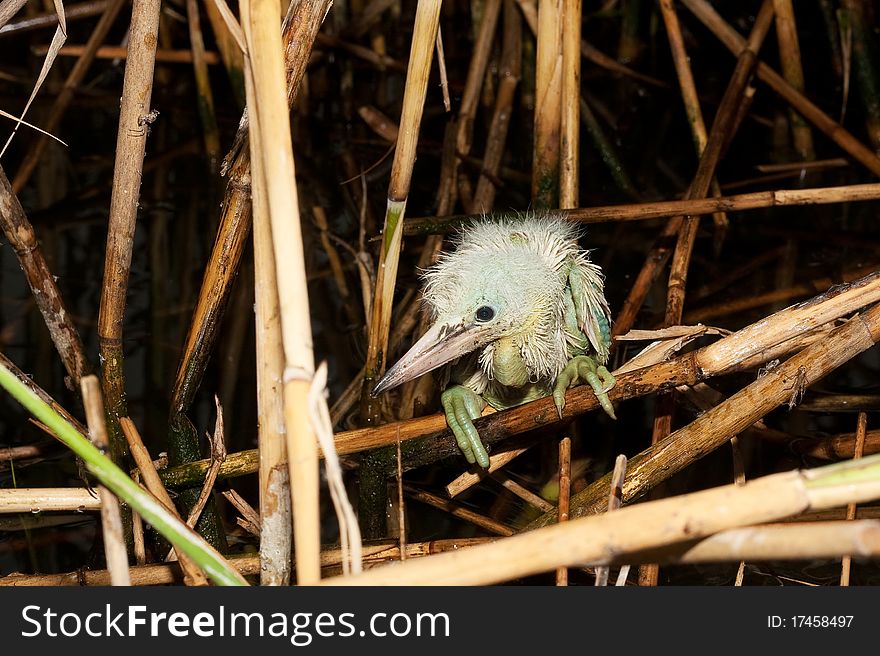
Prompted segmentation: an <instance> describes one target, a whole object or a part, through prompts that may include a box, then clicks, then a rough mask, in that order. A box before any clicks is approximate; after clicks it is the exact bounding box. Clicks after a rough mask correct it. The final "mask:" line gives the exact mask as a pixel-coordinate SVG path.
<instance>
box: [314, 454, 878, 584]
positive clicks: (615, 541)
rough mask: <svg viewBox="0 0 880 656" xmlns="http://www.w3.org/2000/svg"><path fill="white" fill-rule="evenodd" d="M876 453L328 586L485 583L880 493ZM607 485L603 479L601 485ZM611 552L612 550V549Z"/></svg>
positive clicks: (372, 572)
mask: <svg viewBox="0 0 880 656" xmlns="http://www.w3.org/2000/svg"><path fill="white" fill-rule="evenodd" d="M878 473H880V456H872V457H871V458H865V459H863V460H861V461H859V462H857V463H852V462H847V463H841V464H837V465H829V466H826V467H820V468H818V469H814V470H809V471H803V472H799V471H792V472H785V473H781V474H773V475H771V476H765V477H763V478H760V479H757V480H755V481H752V482H750V483H747V484H746V485H743V486H737V485H726V486H723V487H718V488H714V489H710V490H705V491H703V492H695V493H692V494H685V495H682V496H679V497H673V498H670V499H663V500H660V501H650V502H646V503H642V504H638V505H635V506H630V507H628V508H622V509H620V510H618V511H616V512H612V513H605V514H602V515H598V516H594V517H581V518H580V519H573V520H571V521H568V522H565V523H563V524H555V525H553V526H546V527H544V528H541V529H539V530H536V531H530V532H528V533H525V534H522V535H517V536H514V537H510V538H505V539H502V540H497V541H495V542H493V543H491V544H488V545H480V546H475V547H471V548H469V549H461V550H459V551H458V552H455V553H447V554H440V555H437V556H433V557H430V558H422V559H418V560H410V561H407V562H406V563H399V564H397V565H395V566H394V567H393V568H376V569H373V570H370V571H368V572H365V573H364V574H361V575H360V576H349V577H335V578H331V579H325V580H324V581H323V582H322V583H324V584H326V585H392V584H393V585H427V584H431V585H489V584H493V583H500V582H502V581H508V580H511V579H513V578H517V577H521V576H528V575H531V574H538V573H541V572H546V571H549V570H551V569H553V568H556V567H560V566H563V565H567V566H575V565H578V564H581V563H588V564H603V565H604V564H609V563H610V561H611V558H612V557H621V556H622V555H623V554H626V553H635V552H641V551H643V550H646V549H652V548H654V549H656V548H659V547H662V546H665V545H669V544H674V543H676V542H681V541H684V540H693V539H698V538H702V537H707V536H710V535H713V534H715V533H718V532H719V531H722V530H725V529H731V528H736V527H739V526H745V525H748V524H754V523H759V522H767V521H773V520H776V519H780V518H782V517H786V516H789V515H793V514H795V513H799V512H803V511H804V510H808V509H817V510H818V509H823V508H830V507H833V506H835V505H839V504H840V503H846V502H862V501H868V500H872V499H876V498H878V497H880V477H878ZM605 489H606V491H607V486H606V488H605ZM610 554H613V556H611V555H610Z"/></svg>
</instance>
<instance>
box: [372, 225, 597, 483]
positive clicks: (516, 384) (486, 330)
mask: <svg viewBox="0 0 880 656" xmlns="http://www.w3.org/2000/svg"><path fill="white" fill-rule="evenodd" d="M578 235H579V230H578V227H577V226H576V225H575V224H574V223H572V222H569V221H566V220H564V219H562V218H560V217H559V216H558V215H555V214H553V213H533V212H529V213H525V214H521V215H516V216H512V217H503V218H498V219H486V220H484V221H481V222H477V223H473V224H471V225H470V226H468V227H467V228H464V229H463V230H462V231H461V232H460V234H459V235H458V238H457V248H456V249H455V250H454V251H452V252H449V253H443V254H442V255H441V257H440V258H439V260H438V261H437V263H436V264H434V265H433V266H431V267H430V268H429V269H427V270H426V271H425V272H424V280H425V288H424V292H423V297H424V302H425V305H426V306H427V309H428V310H429V311H430V315H431V319H432V322H433V323H432V325H431V327H430V328H429V329H428V331H427V332H426V333H425V334H424V335H423V336H422V337H421V339H419V340H418V341H417V342H416V343H415V344H414V345H413V346H412V348H411V349H410V350H409V351H408V352H407V353H406V354H405V355H404V356H403V357H401V358H400V360H399V361H398V362H397V363H396V364H395V365H394V366H393V367H391V368H390V369H389V370H388V371H387V372H386V373H385V375H384V376H383V377H382V379H381V380H380V381H379V382H378V383H377V384H376V386H375V388H373V391H372V394H373V395H378V394H380V393H382V392H384V391H386V390H389V389H392V388H394V387H396V386H398V385H400V384H402V383H404V382H406V381H408V380H412V379H413V378H416V377H417V376H421V375H422V374H425V373H427V372H429V371H432V370H433V369H436V368H437V367H440V366H442V365H444V364H447V363H451V365H450V366H449V367H447V371H446V374H447V375H446V376H444V384H443V385H442V386H444V387H445V385H446V384H448V383H449V382H451V383H453V384H452V386H450V387H447V388H446V389H445V391H444V392H443V394H442V396H441V398H440V400H441V404H442V405H443V409H444V411H445V413H446V421H447V423H448V424H449V428H450V429H452V432H453V433H454V434H455V439H456V441H457V442H458V445H459V447H460V448H461V450H462V453H463V454H464V456H465V458H466V459H467V461H468V462H469V463H474V462H476V463H478V464H479V465H480V466H481V467H483V468H486V467H488V466H489V455H488V453H487V452H486V447H485V446H484V445H483V443H482V441H481V440H480V436H479V434H478V433H477V430H476V428H474V424H473V421H474V420H475V419H477V418H478V417H480V415H481V414H482V412H483V410H484V409H485V407H486V405H487V404H489V405H491V406H492V407H494V408H497V409H499V410H503V409H506V408H510V407H513V406H516V405H520V404H521V403H526V402H527V401H532V400H534V399H538V398H541V397H544V396H547V395H549V394H551V393H552V394H553V400H554V402H555V403H556V408H557V410H558V412H559V415H560V416H562V410H563V407H564V405H565V390H566V389H568V388H569V387H571V386H573V385H575V384H577V383H578V382H587V383H589V384H590V386H591V387H592V388H593V390H594V391H595V393H596V396H597V397H598V399H599V402H600V403H601V404H602V407H603V408H604V410H605V412H607V413H608V414H609V415H610V416H611V417H612V418H614V408H613V407H612V405H611V402H610V401H609V399H608V395H607V392H608V390H609V389H611V387H613V385H614V377H613V376H612V375H611V374H610V373H609V372H608V370H607V369H606V368H605V366H604V365H605V363H606V362H607V361H608V355H609V347H610V344H611V329H610V322H611V320H610V310H609V308H608V302H607V301H606V300H605V294H604V290H603V288H604V281H603V276H602V272H601V269H600V268H599V266H598V265H596V264H594V263H593V262H591V261H590V257H589V254H588V252H587V251H584V250H582V249H581V248H579V247H578V244H577V238H578Z"/></svg>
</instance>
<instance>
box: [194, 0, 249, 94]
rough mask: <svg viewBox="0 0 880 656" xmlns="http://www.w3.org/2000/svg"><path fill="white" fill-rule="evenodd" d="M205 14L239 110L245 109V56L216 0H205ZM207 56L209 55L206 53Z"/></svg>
mask: <svg viewBox="0 0 880 656" xmlns="http://www.w3.org/2000/svg"><path fill="white" fill-rule="evenodd" d="M204 6H205V14H207V16H208V22H210V23H211V31H212V32H213V33H214V41H216V43H217V49H218V50H219V51H220V58H221V59H222V61H223V66H224V67H225V68H226V74H227V75H228V76H229V83H230V85H231V86H232V92H233V93H234V94H235V98H236V100H237V101H238V107H239V109H241V108H243V107H244V103H245V101H244V55H243V54H242V52H241V48H239V47H238V43H236V41H235V37H234V36H233V35H232V33H231V32H230V31H229V27H228V26H227V25H226V21H224V20H223V17H222V16H221V15H220V10H219V9H217V4H216V2H215V1H214V0H205V1H204ZM206 54H207V53H206Z"/></svg>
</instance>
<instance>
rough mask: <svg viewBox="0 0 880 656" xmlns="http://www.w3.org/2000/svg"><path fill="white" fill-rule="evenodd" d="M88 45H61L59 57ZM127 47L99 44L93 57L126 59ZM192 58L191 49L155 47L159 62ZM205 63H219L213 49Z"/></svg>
mask: <svg viewBox="0 0 880 656" xmlns="http://www.w3.org/2000/svg"><path fill="white" fill-rule="evenodd" d="M87 48H88V45H84V46H80V45H76V44H73V45H67V46H62V47H61V49H60V50H59V51H58V56H59V57H82V56H83V54H84V53H85V52H86V51H87ZM45 51H46V47H45V46H37V47H35V48H33V52H34V54H35V55H41V54H45ZM127 58H128V48H126V47H124V46H101V47H100V48H98V49H97V50H95V55H94V59H127ZM193 60H194V57H193V52H192V50H169V49H168V48H157V49H156V62H158V63H161V64H192V63H193ZM204 60H205V63H206V64H208V65H209V66H216V65H217V64H220V63H221V59H220V57H219V56H218V55H217V53H216V52H214V51H211V50H209V51H207V52H205V53H204Z"/></svg>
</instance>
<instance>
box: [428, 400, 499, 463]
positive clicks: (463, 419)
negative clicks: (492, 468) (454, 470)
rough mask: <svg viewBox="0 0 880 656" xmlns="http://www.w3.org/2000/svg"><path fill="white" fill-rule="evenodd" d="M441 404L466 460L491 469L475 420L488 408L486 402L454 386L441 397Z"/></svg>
mask: <svg viewBox="0 0 880 656" xmlns="http://www.w3.org/2000/svg"><path fill="white" fill-rule="evenodd" d="M440 403H441V404H442V405H443V410H444V412H445V413H446V423H447V424H449V428H450V429H451V430H452V433H453V435H455V441H456V442H458V446H459V448H460V449H461V452H462V453H463V454H464V457H465V459H466V460H467V461H468V462H469V463H471V464H473V463H474V462H476V463H477V464H478V465H480V467H482V468H483V469H487V468H488V467H489V454H488V453H487V452H486V447H485V446H483V442H482V441H481V440H480V435H479V433H477V429H476V428H474V419H477V418H478V417H480V415H481V414H482V412H483V409H484V408H485V407H486V401H485V400H484V399H483V397H481V396H480V395H479V394H477V393H476V392H473V391H471V390H469V389H468V388H467V387H463V386H462V385H454V386H452V387H450V388H449V389H447V390H446V391H445V392H443V394H442V395H441V396H440Z"/></svg>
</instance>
